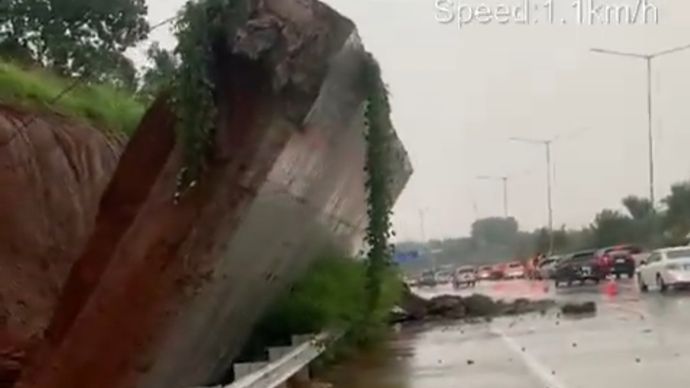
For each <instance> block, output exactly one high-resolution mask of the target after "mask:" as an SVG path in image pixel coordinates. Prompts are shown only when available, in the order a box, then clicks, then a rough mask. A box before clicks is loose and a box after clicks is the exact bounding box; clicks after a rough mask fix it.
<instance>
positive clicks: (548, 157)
mask: <svg viewBox="0 0 690 388" xmlns="http://www.w3.org/2000/svg"><path fill="white" fill-rule="evenodd" d="M510 140H512V141H518V142H522V143H528V144H536V145H540V146H544V148H545V149H546V209H547V211H548V219H549V221H548V222H549V255H551V254H552V253H553V200H552V196H553V190H552V182H551V171H552V168H551V144H553V142H554V141H555V139H549V140H535V139H523V138H517V137H513V138H511V139H510Z"/></svg>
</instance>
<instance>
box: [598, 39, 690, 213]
mask: <svg viewBox="0 0 690 388" xmlns="http://www.w3.org/2000/svg"><path fill="white" fill-rule="evenodd" d="M687 49H690V45H685V46H680V47H675V48H672V49H669V50H664V51H659V52H657V53H653V54H636V53H627V52H621V51H614V50H606V49H600V48H593V49H591V51H592V52H595V53H598V54H607V55H617V56H620V57H628V58H635V59H643V60H644V61H645V62H646V63H647V137H648V140H647V141H648V144H647V145H648V153H649V199H650V200H651V201H652V206H653V205H654V204H655V203H656V202H655V199H656V198H655V196H654V130H653V124H652V117H653V116H652V60H653V59H654V58H658V57H661V56H664V55H669V54H673V53H677V52H679V51H683V50H687Z"/></svg>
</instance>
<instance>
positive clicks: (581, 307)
mask: <svg viewBox="0 0 690 388" xmlns="http://www.w3.org/2000/svg"><path fill="white" fill-rule="evenodd" d="M561 312H562V313H563V315H570V316H572V315H588V314H596V312H597V305H596V303H594V302H585V303H566V304H564V305H563V306H561Z"/></svg>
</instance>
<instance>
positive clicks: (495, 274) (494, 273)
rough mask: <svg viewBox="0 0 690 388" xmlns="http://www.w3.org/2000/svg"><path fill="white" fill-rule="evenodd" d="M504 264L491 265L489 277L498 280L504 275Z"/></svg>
mask: <svg viewBox="0 0 690 388" xmlns="http://www.w3.org/2000/svg"><path fill="white" fill-rule="evenodd" d="M505 268H506V264H496V265H494V266H493V267H491V279H493V280H500V279H503V277H504V276H505Z"/></svg>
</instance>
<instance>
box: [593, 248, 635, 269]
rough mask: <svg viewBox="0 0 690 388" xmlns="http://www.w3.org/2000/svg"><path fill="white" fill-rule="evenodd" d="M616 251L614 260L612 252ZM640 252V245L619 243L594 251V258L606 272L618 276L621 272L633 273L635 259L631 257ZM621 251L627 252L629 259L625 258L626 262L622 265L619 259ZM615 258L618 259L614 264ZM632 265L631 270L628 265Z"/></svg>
mask: <svg viewBox="0 0 690 388" xmlns="http://www.w3.org/2000/svg"><path fill="white" fill-rule="evenodd" d="M614 252H615V253H616V255H617V256H619V257H618V258H617V259H615V260H614V258H613V256H612V253H614ZM641 252H642V249H640V247H637V246H635V245H630V244H621V245H614V246H611V247H606V248H601V249H599V250H597V251H596V252H595V253H594V256H595V257H596V259H597V260H598V261H599V263H600V265H601V266H603V267H604V268H605V269H606V273H607V274H609V273H610V274H613V275H616V277H620V276H621V275H622V274H626V275H630V274H631V273H632V274H634V273H635V260H634V259H633V256H634V255H637V254H639V253H641ZM623 253H628V257H629V259H627V258H626V263H625V264H624V265H621V264H622V262H621V261H620V260H621V257H620V256H621V255H622V254H623ZM616 260H619V261H618V265H615V264H616ZM631 265H632V272H629V271H630V266H631Z"/></svg>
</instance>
